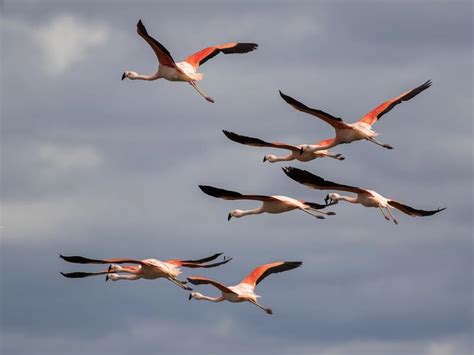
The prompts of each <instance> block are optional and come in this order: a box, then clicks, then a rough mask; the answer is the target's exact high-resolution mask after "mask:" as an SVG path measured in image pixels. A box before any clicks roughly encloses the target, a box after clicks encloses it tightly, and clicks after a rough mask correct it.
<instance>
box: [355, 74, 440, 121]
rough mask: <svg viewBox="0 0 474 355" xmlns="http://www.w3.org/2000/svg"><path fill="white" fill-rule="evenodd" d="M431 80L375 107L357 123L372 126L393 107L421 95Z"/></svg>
mask: <svg viewBox="0 0 474 355" xmlns="http://www.w3.org/2000/svg"><path fill="white" fill-rule="evenodd" d="M431 84H432V83H431V80H428V81H427V82H425V83H423V84H421V85H420V86H418V87H416V88H414V89H413V90H410V91H407V92H404V93H403V94H401V95H400V96H397V97H395V98H393V99H391V100H388V101H385V102H384V103H383V104H381V105H379V106H377V107H376V108H374V109H373V110H372V111H370V112H369V113H367V114H366V115H365V116H364V117H362V118H361V119H360V120H359V122H365V123H367V124H369V125H371V126H372V125H373V124H374V123H375V122H377V121H378V120H379V119H380V117H382V116H383V115H385V114H386V113H387V112H389V111H390V110H392V109H393V108H394V107H395V106H397V105H398V104H401V103H402V102H403V101H408V100H410V99H412V98H413V97H415V96H416V95H418V94H419V93H421V92H422V91H425V90H426V89H428V88H429V87H430V86H431Z"/></svg>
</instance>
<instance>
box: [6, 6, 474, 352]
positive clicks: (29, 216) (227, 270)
mask: <svg viewBox="0 0 474 355" xmlns="http://www.w3.org/2000/svg"><path fill="white" fill-rule="evenodd" d="M472 10H473V9H472V2H470V1H436V2H435V1H410V2H408V1H401V2H400V1H378V2H375V1H358V2H357V3H355V2H349V1H334V2H329V1H314V2H294V1H291V2H290V1H287V2H286V1H280V2H267V1H260V2H245V1H242V2H233V1H224V2H217V1H216V2H210V1H202V2H199V5H198V4H197V3H196V2H192V1H188V2H183V1H174V2H151V1H136V2H133V4H132V3H128V2H112V1H106V0H102V1H49V0H46V1H34V0H31V1H23V0H19V1H11V0H7V1H4V2H3V3H2V17H1V20H0V21H1V28H2V51H1V75H2V80H1V83H2V86H1V90H2V95H1V96H2V105H1V107H2V134H1V142H2V147H1V148H2V149H1V150H2V198H1V199H2V215H3V222H2V225H3V229H2V242H1V268H2V273H1V274H2V276H1V305H2V307H1V329H2V341H1V351H0V352H1V353H2V354H3V355H31V354H35V355H46V354H47V355H79V354H88V355H108V354H114V355H122V354H124V355H125V354H127V355H128V354H130V353H141V352H143V353H158V354H189V353H192V354H194V355H200V354H203V355H209V354H222V353H223V352H225V353H227V354H242V353H245V354H292V355H295V354H296V355H309V354H323V355H345V354H364V355H378V354H394V355H397V354H409V355H410V354H413V355H415V354H416V355H467V354H470V353H472V350H473V342H472V335H473V309H474V307H473V303H472V299H473V239H472V227H473V226H472V216H473V206H472V204H473V188H472V187H473V186H472V182H473V146H472V99H473V95H472V94H473V92H472V90H473V89H472V87H473V86H472V84H473V78H472V72H473V71H472V69H473V68H472V60H473V47H472V43H473V42H472V39H473V38H472V26H473V23H472V21H473V20H472V12H473V11H472ZM139 19H142V21H143V23H144V24H145V25H146V26H147V29H148V32H149V33H150V34H151V35H152V36H154V37H155V38H157V39H158V40H159V41H160V42H161V43H162V44H163V45H165V46H166V47H167V48H168V50H169V51H170V52H171V53H172V55H173V57H174V58H175V59H176V60H181V59H184V58H185V57H186V56H188V55H189V54H191V53H194V52H195V51H197V50H199V49H201V48H204V47H206V46H208V45H214V44H221V43H226V42H234V41H235V42H255V43H258V44H259V47H258V50H257V51H255V52H252V53H248V54H244V55H219V56H217V57H215V58H213V59H212V60H210V61H209V62H207V63H206V64H205V65H203V66H202V67H201V68H200V71H201V72H203V73H204V74H205V78H204V80H203V81H202V82H201V84H200V86H201V87H202V89H203V90H204V91H206V92H207V93H208V94H209V95H210V96H212V97H213V98H214V100H215V101H216V102H215V104H211V103H208V102H206V101H205V100H204V99H202V98H201V97H200V96H199V95H197V93H196V92H195V91H194V90H193V89H192V88H191V87H190V86H189V85H185V84H183V83H172V82H167V81H164V80H159V81H155V82H141V81H129V80H124V81H121V80H120V78H121V76H122V73H123V72H124V71H125V70H133V71H136V72H139V73H145V74H148V73H152V72H153V71H154V70H155V69H156V60H155V56H154V55H153V53H152V51H151V49H150V48H149V47H148V45H147V44H146V43H145V42H144V41H143V40H142V39H141V38H140V37H139V36H138V35H137V34H136V30H135V25H136V23H137V21H138V20H139ZM428 79H431V80H432V81H433V86H432V87H431V88H430V89H428V90H426V91H425V92H423V93H421V94H420V95H418V96H417V97H415V98H414V99H412V100H410V101H409V102H406V103H403V104H401V105H399V106H397V107H396V108H395V109H393V110H392V111H391V112H389V113H388V114H386V115H384V116H383V118H382V119H381V120H380V121H379V122H378V123H377V124H376V125H375V127H374V128H375V129H376V130H377V131H378V132H379V133H380V136H379V138H380V140H382V141H383V142H384V143H387V144H390V145H392V146H393V147H394V149H393V150H386V149H383V148H381V147H378V146H377V145H375V144H372V143H370V142H362V141H360V142H355V143H352V144H348V145H343V146H338V147H335V148H333V149H332V150H333V151H334V152H335V153H341V154H343V155H344V156H345V157H346V160H344V161H343V162H340V161H336V160H334V159H318V160H315V161H312V162H308V163H300V162H291V163H286V164H285V163H283V164H282V163H278V164H276V163H275V164H269V163H262V158H263V156H264V155H265V154H268V153H279V152H275V151H271V150H268V149H265V148H255V147H248V146H243V145H239V144H236V143H234V142H231V141H229V140H228V139H227V138H226V137H225V136H224V135H223V134H222V132H221V131H222V130H223V129H226V130H230V131H234V132H236V133H239V134H244V135H249V136H253V137H259V138H261V139H265V140H277V141H283V142H288V143H292V144H302V143H312V142H316V141H319V140H322V139H325V138H330V137H332V136H333V134H334V133H333V130H332V128H331V127H330V126H329V125H327V124H325V123H324V122H322V121H320V120H318V119H314V118H313V117H311V116H309V115H306V114H304V113H301V112H298V111H296V110H294V109H293V108H291V107H290V106H289V105H287V104H286V103H285V102H284V101H283V100H282V99H281V98H280V97H279V95H278V90H282V91H283V92H285V93H287V94H288V95H290V96H293V97H295V98H298V99H299V100H301V101H302V102H304V103H306V104H307V105H309V106H311V107H316V108H319V109H322V110H325V111H327V112H329V113H331V114H334V115H336V116H339V117H342V118H344V119H345V120H346V121H348V122H354V121H356V120H358V119H359V118H360V117H361V116H363V115H364V114H365V113H366V112H368V111H369V110H371V109H372V108H374V107H375V106H376V105H378V104H379V103H381V102H383V101H385V100H387V99H389V98H392V97H395V96H397V95H399V94H400V93H402V92H404V91H406V90H409V89H411V88H414V87H416V86H418V85H419V84H421V83H423V82H425V81H426V80H428ZM284 166H296V167H299V168H302V169H306V170H309V171H311V172H313V173H315V174H317V175H321V176H323V177H325V178H327V179H330V180H333V181H337V182H340V183H344V184H349V185H354V186H360V187H365V188H370V189H373V190H376V191H377V192H379V193H381V194H383V195H384V196H387V197H391V198H394V199H397V200H399V201H402V202H404V203H406V204H409V205H412V206H414V207H417V208H422V209H435V208H438V207H447V209H446V210H445V211H443V212H442V213H439V214H437V215H435V216H432V217H426V218H412V217H410V216H407V215H403V214H401V213H399V212H398V211H395V213H396V214H397V218H398V220H399V225H398V226H395V225H393V224H391V223H389V222H386V221H385V220H384V219H383V218H382V216H381V214H380V211H378V210H377V209H367V208H363V207H361V206H357V205H349V204H345V203H342V202H341V203H339V204H338V205H336V206H333V207H332V208H331V210H333V211H335V212H336V213H337V215H336V216H334V217H331V218H327V219H326V220H317V219H315V218H312V217H310V216H308V215H307V214H305V213H301V212H298V211H293V212H290V213H286V214H282V215H260V216H250V217H246V218H242V219H232V220H231V221H230V222H228V221H227V218H226V217H227V214H228V212H229V211H230V210H233V209H236V208H239V209H246V208H254V207H256V204H255V203H254V202H251V201H247V202H234V201H224V200H218V199H214V198H211V197H209V196H207V195H204V194H203V193H202V192H201V191H200V190H199V189H198V185H199V184H208V185H214V186H218V187H222V188H226V189H230V190H236V191H239V192H242V193H251V194H269V195H272V194H273V195H287V196H291V197H294V198H298V199H304V200H307V201H313V202H319V203H321V202H322V201H323V199H324V196H325V195H326V193H325V192H323V191H316V190H312V189H309V188H307V187H305V186H302V185H299V184H297V183H296V182H294V181H292V180H290V179H289V178H288V177H286V176H285V175H284V174H283V172H282V171H281V167H284ZM216 252H223V253H225V255H228V256H232V257H233V260H232V261H231V262H230V263H228V264H226V265H224V266H221V267H218V268H213V269H203V270H199V269H197V270H192V269H184V270H183V271H184V272H183V275H182V276H183V277H186V276H191V275H203V276H208V277H211V278H213V279H216V280H219V281H221V282H223V283H224V284H228V285H232V284H236V283H238V282H239V281H240V280H241V279H242V278H243V277H244V276H245V275H246V274H247V273H248V272H249V271H250V270H251V269H252V268H254V267H255V266H257V265H260V264H264V263H268V262H272V261H277V260H301V261H303V265H302V267H300V268H298V269H296V270H292V271H289V272H286V273H281V274H276V275H272V276H271V277H269V278H267V279H265V281H264V282H262V283H261V284H259V286H258V288H257V293H258V294H259V295H261V296H262V298H261V299H260V302H261V303H262V304H264V305H266V306H269V307H271V308H272V309H273V311H274V314H273V315H272V316H268V315H266V314H265V313H264V312H262V311H261V310H259V309H258V308H256V307H255V306H253V305H251V304H248V303H241V304H231V303H228V302H223V303H218V304H216V303H209V302H205V301H201V302H200V301H194V300H193V301H190V302H189V301H188V300H187V297H188V293H187V292H186V291H183V290H180V289H179V288H177V287H176V286H175V285H173V284H171V283H170V282H167V281H164V280H156V281H148V280H139V281H134V282H128V281H122V282H108V283H105V282H104V278H103V277H97V278H88V279H80V280H72V279H65V278H63V277H62V276H61V275H60V274H59V272H60V271H63V272H68V271H79V270H96V269H97V267H93V266H88V265H73V264H68V263H66V262H64V261H62V260H61V259H60V258H59V257H58V255H59V254H65V255H83V256H86V257H91V258H112V257H129V258H139V259H144V258H157V259H160V260H166V259H172V258H178V259H179V258H183V259H192V258H200V257H205V256H208V255H212V254H214V253H216ZM99 269H100V266H99ZM196 290H197V291H199V292H202V293H205V294H209V295H211V296H215V295H217V294H218V293H217V292H216V290H215V289H213V288H211V287H206V286H199V287H196Z"/></svg>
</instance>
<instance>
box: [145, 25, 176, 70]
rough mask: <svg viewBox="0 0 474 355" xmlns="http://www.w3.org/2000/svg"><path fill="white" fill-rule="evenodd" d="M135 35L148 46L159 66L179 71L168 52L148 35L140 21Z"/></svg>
mask: <svg viewBox="0 0 474 355" xmlns="http://www.w3.org/2000/svg"><path fill="white" fill-rule="evenodd" d="M137 33H138V34H139V36H140V37H142V38H143V39H144V40H145V41H146V42H147V43H148V44H149V45H150V47H151V48H152V49H153V52H155V54H156V57H157V58H158V61H159V62H160V64H161V65H165V66H167V67H172V68H176V69H179V68H178V67H177V66H176V63H175V61H174V59H173V57H172V56H171V54H170V52H169V51H168V50H167V49H166V48H165V47H164V46H163V45H162V44H161V43H160V42H158V41H157V40H156V39H154V38H153V37H152V36H150V35H149V34H148V32H147V30H146V28H145V25H144V24H143V22H142V20H140V21H138V23H137Z"/></svg>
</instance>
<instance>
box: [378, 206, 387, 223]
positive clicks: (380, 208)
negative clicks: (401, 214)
mask: <svg viewBox="0 0 474 355" xmlns="http://www.w3.org/2000/svg"><path fill="white" fill-rule="evenodd" d="M379 210H380V212H382V214H383V216H384V218H385V219H386V220H387V221H390V218H388V217H387V215H386V214H385V212H384V211H383V209H382V207H380V206H379Z"/></svg>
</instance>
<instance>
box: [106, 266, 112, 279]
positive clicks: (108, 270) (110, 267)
mask: <svg viewBox="0 0 474 355" xmlns="http://www.w3.org/2000/svg"><path fill="white" fill-rule="evenodd" d="M111 269H112V265H109V268H108V269H107V276H105V282H107V281H109V272H110V270H111Z"/></svg>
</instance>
